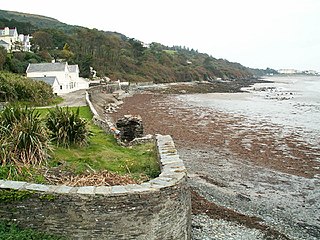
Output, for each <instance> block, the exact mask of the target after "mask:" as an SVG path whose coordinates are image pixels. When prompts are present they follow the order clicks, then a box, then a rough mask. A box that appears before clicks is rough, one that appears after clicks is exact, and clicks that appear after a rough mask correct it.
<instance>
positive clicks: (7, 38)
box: [0, 27, 31, 52]
mask: <svg viewBox="0 0 320 240" xmlns="http://www.w3.org/2000/svg"><path fill="white" fill-rule="evenodd" d="M30 39H31V36H29V35H23V34H20V35H19V34H18V31H17V28H12V29H11V28H8V27H5V28H3V29H0V45H1V46H3V47H4V48H5V49H6V50H7V51H8V52H14V51H28V52H29V51H30V48H31V43H30Z"/></svg>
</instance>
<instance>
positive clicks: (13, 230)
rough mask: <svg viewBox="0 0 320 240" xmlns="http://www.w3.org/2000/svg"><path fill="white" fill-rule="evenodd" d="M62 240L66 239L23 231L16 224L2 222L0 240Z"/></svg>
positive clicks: (32, 231)
mask: <svg viewBox="0 0 320 240" xmlns="http://www.w3.org/2000/svg"><path fill="white" fill-rule="evenodd" d="M58 239H60V240H62V239H65V238H61V237H57V236H54V235H50V234H46V233H42V232H39V231H35V230H32V229H23V228H19V227H17V226H16V225H15V224H11V223H7V222H4V221H1V220H0V240H58Z"/></svg>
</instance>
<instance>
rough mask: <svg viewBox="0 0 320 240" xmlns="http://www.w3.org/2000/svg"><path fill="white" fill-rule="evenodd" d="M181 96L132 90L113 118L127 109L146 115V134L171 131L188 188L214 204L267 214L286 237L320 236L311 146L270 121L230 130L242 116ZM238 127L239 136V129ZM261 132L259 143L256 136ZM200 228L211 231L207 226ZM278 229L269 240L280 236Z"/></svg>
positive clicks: (267, 221) (266, 221) (266, 220)
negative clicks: (191, 103) (285, 149)
mask: <svg viewBox="0 0 320 240" xmlns="http://www.w3.org/2000/svg"><path fill="white" fill-rule="evenodd" d="M176 96H177V95H166V94H164V95H163V94H159V93H143V94H135V95H133V96H132V97H128V98H126V99H125V100H124V104H123V105H122V106H121V107H120V109H119V110H118V112H117V113H113V114H111V116H112V118H113V119H114V120H115V119H117V118H118V117H120V116H123V115H126V114H132V115H141V116H142V120H143V123H144V128H145V134H149V133H150V134H152V133H159V134H170V135H171V136H172V137H173V139H174V141H175V144H176V147H177V150H178V152H179V154H180V156H181V158H182V159H183V160H184V162H185V165H186V167H187V170H188V175H189V182H190V186H191V187H192V188H194V189H196V191H197V192H198V193H199V194H200V195H201V196H203V197H205V198H206V199H207V200H208V201H209V202H214V203H215V204H218V205H219V206H221V207H227V208H229V209H232V210H234V211H236V212H241V213H243V214H245V215H247V216H257V217H259V218H261V219H263V223H262V224H263V225H266V226H268V227H270V228H271V229H274V230H275V231H276V232H278V231H279V232H278V233H279V234H280V233H281V234H284V235H286V236H287V237H288V238H287V239H301V238H302V239H316V238H312V236H316V237H320V236H319V234H320V233H319V234H318V233H317V232H320V227H319V226H320V224H319V221H320V220H319V219H317V217H316V216H317V214H318V215H320V210H319V209H318V208H317V207H316V206H315V205H316V204H317V203H319V200H314V198H313V197H312V196H314V194H316V193H315V189H316V185H317V184H319V183H320V181H319V179H316V178H314V176H315V175H316V174H317V173H318V172H319V170H317V169H316V168H314V166H313V165H312V164H319V163H315V162H314V161H313V158H314V157H312V154H314V152H312V151H313V150H312V149H311V148H308V146H307V145H306V144H302V143H301V142H299V141H296V139H295V138H283V139H281V138H280V139H275V138H274V134H275V133H276V131H278V129H277V128H275V127H272V126H271V128H268V127H270V126H264V128H265V129H263V131H262V129H258V130H257V131H255V127H256V126H252V127H251V128H249V129H248V128H247V126H245V125H244V126H242V127H243V128H242V129H241V128H240V129H236V130H235V129H232V127H231V126H239V123H240V122H241V121H245V119H242V118H234V116H232V115H230V114H226V113H223V112H214V111H208V109H206V108H194V107H190V106H188V105H187V104H183V103H182V102H179V101H178V100H177V98H176ZM240 126H241V125H240ZM235 131H236V132H239V133H241V134H240V135H235V134H234V132H235ZM248 137H249V138H250V139H252V140H253V141H252V142H251V147H250V148H251V151H248V147H249V144H248V142H245V141H244V142H242V140H243V139H248ZM259 138H261V141H260V140H259V141H256V139H259ZM275 140H277V141H275ZM279 141H280V142H279ZM281 142H282V143H286V144H287V145H289V146H291V149H292V150H293V149H295V148H297V147H298V149H300V150H301V151H295V152H294V151H293V154H296V156H297V157H298V158H299V159H302V160H303V161H301V162H300V161H296V160H292V159H291V158H286V157H285V155H286V154H287V153H286V152H282V150H281V149H280V150H277V149H276V147H277V146H278V145H279V144H281ZM239 143H241V144H239ZM273 143H275V144H273ZM290 144H291V145H290ZM270 146H271V148H270ZM268 149H269V150H268ZM261 150H262V151H261ZM276 150H277V151H276ZM303 151H304V153H303ZM248 153H249V154H248ZM305 157H306V158H305ZM304 158H305V159H304ZM316 166H319V165H316ZM217 196H220V197H218V198H217ZM270 198H271V199H272V200H270ZM308 199H309V200H308ZM288 200H289V201H290V202H288ZM308 201H309V202H308ZM314 201H315V202H314ZM274 209H277V211H276V212H274ZM298 210H299V211H301V213H300V212H297V211H298ZM301 214H302V217H301V216H300V215H301ZM221 217H223V216H221ZM247 227H249V228H250V226H247ZM251 227H252V226H251ZM255 229H256V228H255ZM194 230H195V231H196V228H195V229H194ZM318 230H319V231H318ZM201 234H202V235H203V236H206V233H205V232H204V230H203V231H202V232H201ZM201 234H200V235H201ZM263 234H264V235H266V234H268V233H267V232H264V233H263ZM263 234H262V235H263ZM274 234H275V233H274ZM274 234H273V238H269V239H279V238H277V237H276V235H274ZM317 234H318V235H317ZM195 239H202V238H195ZM223 239H229V238H223ZM230 239H231V238H230ZM235 239H237V238H235ZM244 239H245V238H244ZM253 239H254V238H253ZM256 239H259V238H256ZM261 239H263V238H261ZM284 239H285V238H284Z"/></svg>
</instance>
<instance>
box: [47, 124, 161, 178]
mask: <svg viewBox="0 0 320 240" xmlns="http://www.w3.org/2000/svg"><path fill="white" fill-rule="evenodd" d="M90 130H91V132H92V134H93V135H92V136H91V138H90V140H89V145H88V146H86V147H82V148H79V147H70V148H68V149H67V148H62V147H58V148H56V149H55V151H54V153H53V154H52V156H53V158H52V160H51V161H50V164H51V165H52V166H55V165H58V164H60V165H63V164H64V166H65V168H66V169H67V170H69V171H72V172H75V173H78V174H81V173H84V172H85V171H86V170H88V171H92V169H93V170H95V171H102V170H108V171H111V172H115V173H118V174H120V175H123V174H128V173H129V174H131V175H132V177H134V178H136V179H137V178H139V176H140V175H141V174H145V175H147V176H148V177H149V178H154V177H156V176H158V175H159V172H160V169H159V164H158V162H157V156H156V150H155V146H154V144H152V143H148V144H141V145H137V146H133V147H131V148H126V147H122V146H119V145H118V144H117V143H116V141H115V139H114V137H113V136H112V135H107V134H105V133H104V132H103V130H101V129H100V128H99V127H97V126H94V125H90Z"/></svg>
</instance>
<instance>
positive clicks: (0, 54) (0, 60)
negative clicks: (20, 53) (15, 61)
mask: <svg viewBox="0 0 320 240" xmlns="http://www.w3.org/2000/svg"><path fill="white" fill-rule="evenodd" d="M6 58H7V50H6V49H4V47H0V70H3V66H4V63H5V62H6Z"/></svg>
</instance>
